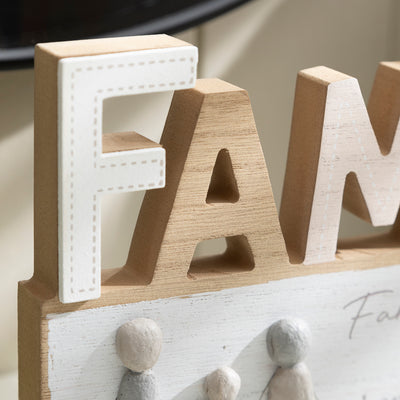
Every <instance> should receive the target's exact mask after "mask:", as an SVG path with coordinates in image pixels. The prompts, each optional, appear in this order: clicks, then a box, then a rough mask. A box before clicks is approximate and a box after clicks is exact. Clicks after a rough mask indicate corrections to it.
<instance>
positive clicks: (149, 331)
mask: <svg viewBox="0 0 400 400" xmlns="http://www.w3.org/2000/svg"><path fill="white" fill-rule="evenodd" d="M116 345H117V353H118V355H119V358H120V359H121V361H122V363H123V364H124V366H125V367H126V368H128V370H127V371H126V372H125V375H124V376H123V378H122V380H121V384H120V387H119V392H118V396H117V400H133V399H135V400H156V398H157V383H156V378H155V376H154V375H153V373H152V371H151V368H152V367H153V366H154V365H155V364H156V362H157V360H158V357H159V355H160V352H161V347H162V332H161V329H160V328H159V326H158V325H157V324H156V323H155V322H154V321H153V320H151V319H147V318H138V319H134V320H133V321H130V322H127V323H126V324H124V325H122V326H121V327H120V328H119V329H118V331H117V337H116Z"/></svg>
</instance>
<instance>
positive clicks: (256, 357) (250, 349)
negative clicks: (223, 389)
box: [173, 329, 276, 400]
mask: <svg viewBox="0 0 400 400" xmlns="http://www.w3.org/2000/svg"><path fill="white" fill-rule="evenodd" d="M266 337H267V330H266V329H265V330H263V331H262V332H261V333H260V334H258V335H257V336H256V337H255V338H254V339H253V340H252V341H251V342H250V343H249V344H248V345H247V346H246V347H245V348H244V349H243V350H242V351H241V352H240V354H239V355H238V357H237V358H236V359H235V361H234V362H233V364H232V365H231V367H232V369H233V370H234V371H236V372H237V373H238V374H239V376H240V378H241V382H242V384H241V389H240V392H239V398H242V399H258V398H259V397H260V396H261V394H262V392H263V391H264V389H265V386H266V385H267V383H268V382H269V380H270V378H271V376H272V375H273V373H274V371H275V369H276V366H275V365H274V364H273V363H272V361H271V360H270V358H269V356H268V353H267V345H266ZM249 365H251V366H252V368H248V366H249ZM216 367H220V366H216ZM254 369H256V370H257V371H261V373H260V374H258V376H256V377H255V376H254V375H252V374H251V371H254ZM211 372H212V371H210V373H211ZM188 399H191V400H207V396H206V394H205V391H204V378H203V379H199V380H198V381H197V382H194V383H193V384H192V385H190V386H188V387H187V388H186V389H185V390H183V391H182V392H181V393H179V394H178V395H177V396H175V397H174V398H173V400H188Z"/></svg>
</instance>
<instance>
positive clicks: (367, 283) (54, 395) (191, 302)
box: [48, 265, 400, 400]
mask: <svg viewBox="0 0 400 400" xmlns="http://www.w3.org/2000/svg"><path fill="white" fill-rule="evenodd" d="M381 291H384V293H379V294H375V295H371V296H370V297H369V298H367V300H366V303H365V306H364V308H363V310H361V312H359V311H360V307H361V305H362V302H363V300H365V298H364V297H363V296H366V295H367V294H368V293H375V292H381ZM359 298H360V300H358V301H356V302H354V303H353V304H351V305H349V306H348V307H347V308H345V306H346V305H347V304H349V303H351V302H352V301H354V300H356V299H359ZM399 307H400V265H396V266H391V267H386V268H380V269H376V270H368V271H357V272H341V273H335V274H324V275H313V276H309V277H302V278H293V279H287V280H282V281H275V282H271V283H269V284H263V285H256V286H250V287H242V288H237V289H228V290H223V291H220V292H214V293H203V294H198V295H193V296H190V297H186V298H170V299H162V300H156V301H149V302H141V303H134V304H127V305H119V306H109V307H103V308H98V309H92V310H83V311H77V312H74V313H65V314H58V315H55V314H53V315H49V316H48V319H49V335H48V343H49V371H48V372H49V377H48V378H49V388H50V391H51V399H52V400H63V399H68V400H70V399H75V400H79V399H81V400H91V399H97V400H114V399H115V398H116V394H117V391H118V386H119V383H120V380H121V378H122V375H123V373H124V368H123V367H122V364H121V362H120V361H119V359H118V357H117V354H116V349H115V334H116V330H117V329H118V327H119V326H120V325H122V324H123V323H125V322H126V321H129V320H131V319H133V318H138V317H147V318H152V319H154V320H155V321H156V322H157V323H158V324H159V326H160V327H161V329H162V331H163V335H164V347H163V350H162V353H161V357H160V359H159V362H158V363H157V365H156V367H155V368H154V372H155V374H156V375H157V378H158V384H159V387H160V399H159V400H171V399H174V400H189V399H190V400H199V399H205V396H204V393H203V386H202V385H203V378H204V377H205V376H206V375H207V374H209V373H210V372H212V371H213V370H214V369H215V368H217V367H219V366H222V365H230V366H232V368H234V369H235V370H236V371H237V372H238V373H239V375H240V376H241V379H242V388H241V390H240V393H239V399H240V400H244V399H251V400H258V399H259V397H260V395H261V392H262V391H263V389H264V387H265V385H266V383H267V382H268V380H269V378H270V377H271V375H272V373H273V372H274V369H275V367H274V365H273V364H272V362H271V361H270V359H269V357H268V355H267V350H266V343H265V339H266V330H267V328H268V326H269V325H270V324H271V323H272V322H274V321H275V320H277V319H279V318H282V317H285V316H296V317H299V318H302V319H304V320H305V321H307V322H308V324H309V325H310V328H311V330H312V333H313V344H312V347H311V350H310V354H309V356H308V357H307V359H306V363H307V365H308V367H309V369H310V371H311V373H312V376H313V381H314V386H315V391H316V394H317V397H318V398H319V399H321V400H338V399H341V400H397V399H400V368H399V364H400V345H399V343H400V313H399ZM358 312H359V314H368V315H367V316H365V317H362V318H360V319H358V320H357V321H356V325H355V327H354V330H353V332H352V337H351V338H350V337H349V336H350V332H351V327H352V323H353V320H352V318H353V317H355V316H356V315H357V313H358ZM383 312H386V313H387V314H383ZM370 313H371V314H370ZM387 316H390V318H391V319H390V320H389V319H388V318H387ZM377 319H383V320H382V321H381V322H377Z"/></svg>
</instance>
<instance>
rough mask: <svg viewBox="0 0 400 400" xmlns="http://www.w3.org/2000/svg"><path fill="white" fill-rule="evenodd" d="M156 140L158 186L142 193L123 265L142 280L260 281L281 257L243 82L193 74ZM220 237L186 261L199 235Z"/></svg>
mask: <svg viewBox="0 0 400 400" xmlns="http://www.w3.org/2000/svg"><path fill="white" fill-rule="evenodd" d="M161 144H162V145H163V146H164V148H165V149H166V187H165V189H163V190H153V191H149V192H147V193H146V196H145V198H144V201H143V205H142V209H141V211H140V215H139V218H138V222H137V225H136V229H135V233H134V236H133V240H132V245H131V249H130V252H129V257H128V261H127V264H126V266H125V272H127V273H132V274H134V275H135V281H136V282H138V283H142V284H146V283H147V284H148V283H150V282H153V283H156V282H158V283H160V282H162V283H163V285H168V284H170V285H173V284H174V283H177V282H179V281H180V282H182V279H184V280H188V278H192V279H194V280H197V279H200V278H203V279H204V281H205V282H207V280H210V279H211V280H214V279H215V278H216V277H218V278H221V279H225V280H227V281H230V283H227V284H226V285H227V286H235V283H234V282H235V281H238V282H240V284H245V283H246V282H248V283H256V282H257V281H261V282H265V281H267V278H268V273H269V272H271V271H272V270H273V269H274V268H277V267H274V266H278V265H280V266H282V265H283V264H286V265H287V253H286V250H285V245H284V241H283V237H282V234H281V230H280V227H279V222H278V217H277V212H276V208H275V202H274V199H273V195H272V190H271V187H270V183H269V177H268V172H267V168H266V165H265V160H264V156H263V153H262V149H261V146H260V142H259V139H258V134H257V130H256V126H255V122H254V118H253V114H252V110H251V104H250V100H249V97H248V94H247V92H246V91H245V90H243V89H240V88H238V87H235V86H233V85H230V84H228V83H226V82H223V81H220V80H217V79H207V80H198V81H197V85H196V87H195V88H194V89H189V90H181V91H177V92H175V95H174V98H173V100H172V104H171V109H170V112H169V115H168V118H167V122H166V125H165V129H164V132H163V136H162V139H161ZM221 151H222V153H221ZM216 160H217V164H218V165H217V166H216V168H217V167H218V168H228V167H229V168H231V171H225V172H224V173H222V174H220V175H219V178H218V179H217V178H216V177H215V169H214V166H215V164H216ZM213 171H214V173H213ZM212 177H213V178H212ZM221 180H223V181H224V180H227V181H228V180H229V182H221ZM210 182H211V186H210ZM218 182H219V183H218ZM217 184H218V185H219V188H216V187H214V186H215V185H217ZM209 188H210V190H211V191H212V194H213V195H212V196H210V192H209ZM224 188H226V190H228V191H230V192H229V193H224V190H225V189H224ZM232 188H234V191H233V192H232V190H233V189H232ZM236 190H237V194H235V193H236ZM221 237H225V238H226V240H227V251H226V253H225V254H224V255H222V256H219V257H211V258H207V259H206V260H204V261H205V262H203V263H200V264H199V263H198V262H196V263H192V258H193V254H194V251H195V249H196V246H197V244H198V243H199V242H200V241H203V240H207V239H214V238H221ZM237 273H240V275H241V279H239V280H237V279H236V280H235V277H237ZM270 276H271V275H270ZM220 282H221V281H220ZM222 286H225V285H224V284H223V285H222Z"/></svg>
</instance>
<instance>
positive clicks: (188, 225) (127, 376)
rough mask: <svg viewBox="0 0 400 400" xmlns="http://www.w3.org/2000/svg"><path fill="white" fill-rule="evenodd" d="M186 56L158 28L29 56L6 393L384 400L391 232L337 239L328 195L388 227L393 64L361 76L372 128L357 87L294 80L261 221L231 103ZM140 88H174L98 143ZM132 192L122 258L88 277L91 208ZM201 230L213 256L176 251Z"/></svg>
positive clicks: (58, 398)
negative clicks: (29, 139) (154, 132)
mask: <svg viewBox="0 0 400 400" xmlns="http://www.w3.org/2000/svg"><path fill="white" fill-rule="evenodd" d="M196 65H197V49H196V48H195V47H194V46H191V45H189V44H187V43H184V42H182V41H179V40H177V39H174V38H171V37H168V36H165V35H155V36H146V37H132V38H123V39H101V40H90V41H78V42H65V43H50V44H43V45H39V46H38V47H37V49H36V58H35V76H36V83H35V272H34V276H33V277H32V279H30V280H29V281H26V282H21V283H20V286H19V378H20V379H19V382H20V383H19V385H20V387H19V397H20V399H21V400H25V399H29V400H43V399H51V400H62V399H72V398H74V399H76V400H89V399H101V400H110V399H113V400H114V399H116V398H117V399H119V400H122V399H127V398H141V399H147V400H150V399H158V400H171V399H175V400H186V399H207V398H209V399H211V400H213V399H217V398H222V397H218V396H220V395H221V393H222V392H223V393H225V395H224V396H225V397H223V398H224V399H226V400H234V399H235V398H238V399H254V400H256V399H257V400H258V399H260V398H266V397H265V396H269V397H268V398H269V400H278V399H282V398H285V399H286V400H296V399H303V400H305V399H306V400H315V399H316V398H320V399H328V400H330V399H331V400H336V399H338V398H343V399H352V400H354V399H356V400H357V399H358V400H383V399H396V398H397V397H399V396H400V380H399V379H398V373H397V364H398V360H399V359H400V351H398V350H397V347H398V346H397V342H398V337H399V335H400V325H399V324H398V320H399V319H400V312H399V305H400V288H399V287H398V284H397V282H399V279H400V265H398V264H400V249H399V246H398V240H397V228H394V229H393V231H392V232H391V233H390V234H388V235H384V236H380V237H377V238H369V239H366V240H352V241H348V242H346V243H339V248H338V250H336V246H337V228H338V224H339V217H340V209H341V199H342V196H343V193H345V195H344V204H345V206H346V207H348V208H349V209H350V210H352V211H353V212H355V213H356V214H357V215H360V216H361V217H364V218H369V219H370V220H371V221H372V222H373V223H374V224H376V225H379V224H390V223H393V222H394V220H395V217H396V213H397V209H398V206H399V200H398V199H399V193H400V192H399V191H400V184H397V183H396V182H397V181H396V177H397V172H398V171H397V170H398V169H399V168H400V167H399V168H398V167H397V166H396V165H397V161H396V160H397V153H396V151H397V145H396V139H395V132H396V130H397V125H398V118H399V110H400V108H399V107H398V103H399V101H400V87H399V82H400V75H399V70H400V66H399V64H398V63H383V64H382V65H381V66H380V67H379V70H378V74H377V79H376V82H375V86H374V90H373V92H372V96H371V101H370V103H369V113H370V117H371V124H372V126H371V124H370V123H369V119H368V113H367V111H366V109H365V106H364V103H363V100H362V97H361V94H360V91H359V88H358V83H357V81H356V79H354V78H351V77H348V76H347V75H344V74H341V73H338V72H335V71H332V70H330V69H328V68H325V67H317V68H313V69H309V70H305V71H302V72H300V74H299V78H298V83H297V88H296V101H295V108H294V116H293V127H292V138H291V144H290V150H289V158H288V167H287V174H286V180H285V189H284V196H283V200H282V207H281V213H280V222H279V220H278V214H277V211H276V207H275V202H274V199H273V195H272V190H271V186H270V183H269V178H268V171H267V167H266V163H265V160H264V157H263V153H262V149H261V146H260V142H259V138H258V133H257V129H256V126H255V122H254V118H253V114H252V109H251V103H250V99H249V96H248V94H247V92H246V91H245V90H243V89H241V88H238V87H236V86H234V85H232V84H229V83H227V82H223V81H221V80H218V79H201V80H196ZM159 91H174V95H173V99H172V103H171V107H170V111H169V114H168V117H167V121H166V124H165V127H164V131H163V135H162V138H161V141H160V143H154V142H152V141H150V140H149V139H147V138H145V137H144V136H142V135H140V132H138V133H137V132H128V133H121V132H109V133H106V134H103V132H102V131H103V129H102V104H103V101H104V100H105V99H107V98H109V97H115V96H126V95H137V94H141V93H152V92H159ZM373 129H374V130H375V132H376V134H377V137H378V144H377V143H376V142H375V138H374V136H373ZM392 142H393V144H392ZM390 149H391V151H390ZM380 150H382V152H383V153H384V154H386V155H383V154H382V153H381V151H380ZM368 166H369V168H368ZM356 176H357V178H358V181H357V179H356ZM371 176H372V178H371ZM357 182H359V183H357ZM135 190H146V195H145V198H144V200H143V205H142V208H141V211H140V215H139V217H138V221H137V224H136V227H135V229H134V234H133V239H132V244H131V248H130V251H129V254H128V256H127V262H126V264H125V265H124V266H123V267H122V268H116V269H112V270H104V271H101V253H100V239H99V238H100V207H101V197H102V195H103V194H104V193H110V192H115V193H119V192H126V191H135ZM281 226H282V230H281ZM132 229H133V227H132ZM216 238H225V240H226V244H227V247H226V251H225V252H224V253H223V254H220V255H216V256H212V257H201V258H196V257H194V252H195V248H196V246H197V244H198V243H199V242H201V241H204V240H209V239H216ZM289 256H290V261H289ZM293 318H294V319H293ZM276 321H278V322H279V321H280V322H279V323H278V324H277V323H276ZM293 321H294V322H293ZM296 321H300V322H296ZM303 322H304V326H306V325H307V326H308V327H309V331H310V332H311V334H312V337H313V339H312V341H310V339H309V334H308V333H307V334H306V333H304V332H305V331H306V330H307V332H308V328H307V329H305V328H304V330H303V328H301V327H302V326H303ZM272 326H273V327H277V326H278V327H279V329H282V331H279V329H278V331H279V332H278V331H277V330H275V331H274V332H273V333H271V332H272V331H271V330H270V327H272ZM285 327H286V328H285ZM271 329H272V328H271ZM285 329H286V330H291V331H290V332H289V334H290V335H292V336H291V337H296V338H298V342H296V343H297V344H293V346H292V348H291V351H292V353H290V352H289V350H288V348H287V346H288V342H287V341H286V342H285V340H284V335H285V334H286V333H288V331H285ZM276 332H278V333H279V334H277V333H276ZM277 335H278V336H277ZM279 335H281V336H279ZM282 335H283V336H282ZM267 336H268V346H267ZM271 338H272V339H271ZM282 338H283V339H282ZM296 340H297V339H296ZM138 343H139V344H138ZM135 346H136V347H135ZM282 346H283V347H282ZM301 346H303V347H301ZM278 352H281V353H280V354H283V356H282V357H280V356H279V353H278ZM288 360H289V361H290V362H289V361H288ZM273 377H275V378H273ZM290 379H292V380H293V382H297V383H296V385H298V386H296V385H295V386H293V385H291V384H290V382H291V381H290ZM281 381H282V382H283V386H284V387H288V388H291V389H290V390H291V394H290V395H288V394H287V393H288V392H285V393H283V392H282V393H281V392H280V389H279V387H281V386H282V384H281V383H280V382H281ZM299 382H300V383H299ZM301 382H303V383H301ZM286 383H287V384H286ZM299 385H300V386H299ZM156 387H158V389H157V390H156ZM302 393H303V394H302ZM304 393H306V394H304ZM135 396H136V397H135ZM288 396H289V397H290V398H288Z"/></svg>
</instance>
